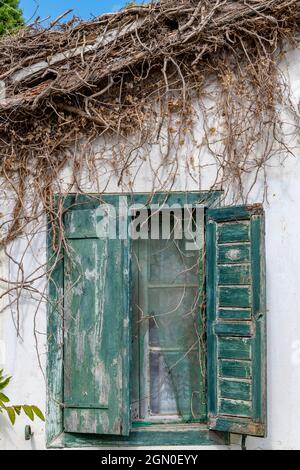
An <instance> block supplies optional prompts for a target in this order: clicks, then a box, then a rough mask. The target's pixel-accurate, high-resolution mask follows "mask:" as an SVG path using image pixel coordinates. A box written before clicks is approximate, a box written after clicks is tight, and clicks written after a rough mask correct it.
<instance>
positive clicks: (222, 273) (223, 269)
mask: <svg viewBox="0 0 300 470" xmlns="http://www.w3.org/2000/svg"><path fill="white" fill-rule="evenodd" d="M218 271H219V285H222V286H226V285H229V286H233V285H237V286H238V285H249V284H251V272H250V265H249V264H243V265H234V264H231V265H225V266H224V265H222V266H219V268H218Z"/></svg>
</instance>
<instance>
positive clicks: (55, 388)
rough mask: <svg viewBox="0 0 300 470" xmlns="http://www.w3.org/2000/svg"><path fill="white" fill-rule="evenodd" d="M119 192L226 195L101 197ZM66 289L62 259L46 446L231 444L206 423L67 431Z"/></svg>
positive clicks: (212, 198)
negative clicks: (118, 431) (115, 432)
mask: <svg viewBox="0 0 300 470" xmlns="http://www.w3.org/2000/svg"><path fill="white" fill-rule="evenodd" d="M93 196H94V197H95V198H96V197H99V196H98V195H93V194H88V195H80V196H76V195H72V194H71V195H68V196H64V195H57V196H56V198H57V201H58V200H61V199H63V201H64V202H63V203H64V207H65V208H66V209H67V208H68V207H71V206H72V205H73V204H74V202H75V201H76V203H85V201H86V198H87V197H90V198H91V201H92V198H93ZM120 196H127V197H129V198H130V202H132V203H133V204H144V205H147V204H149V203H152V204H160V205H161V204H163V203H168V204H169V205H173V204H178V203H179V204H182V206H183V205H184V204H193V205H196V204H201V205H204V206H205V207H207V208H209V207H215V206H217V205H218V201H219V200H220V198H221V196H222V192H221V191H213V192H208V191H191V192H171V193H168V194H166V193H157V194H155V195H153V194H152V195H151V194H148V193H143V194H139V193H135V194H115V193H114V194H105V195H104V196H101V199H102V200H103V201H105V202H108V203H111V202H113V201H115V200H116V198H118V197H120ZM52 242H53V239H52V231H51V227H50V226H49V230H48V240H47V246H48V260H49V264H50V267H51V261H50V260H51V259H53V251H52ZM61 289H63V260H61V261H60V262H59V263H57V265H56V267H55V269H54V271H53V272H52V275H51V282H49V302H48V315H47V318H48V321H47V336H48V354H47V423H46V443H47V447H48V448H74V447H137V446H141V447H143V446H177V445H178V446H179V445H180V446H184V445H186V446H210V445H227V444H229V434H228V433H223V432H221V433H220V432H215V431H210V430H209V428H208V424H206V423H204V424H203V423H202V424H197V423H192V424H175V425H172V424H155V423H136V424H133V428H132V431H131V433H130V436H129V437H119V436H116V437H114V436H102V435H101V436H98V435H83V434H72V433H66V432H64V428H63V407H62V403H63V349H62V346H61V345H62V342H63V338H62V333H61V332H62V331H63V315H58V314H57V310H58V308H61V307H59V306H58V305H57V302H58V301H59V299H60V297H61Z"/></svg>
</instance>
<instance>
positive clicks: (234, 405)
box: [219, 399, 252, 417]
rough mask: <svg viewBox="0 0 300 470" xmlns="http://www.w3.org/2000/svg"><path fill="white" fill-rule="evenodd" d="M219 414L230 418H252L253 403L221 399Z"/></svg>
mask: <svg viewBox="0 0 300 470" xmlns="http://www.w3.org/2000/svg"><path fill="white" fill-rule="evenodd" d="M219 413H220V414H221V415H222V414H223V415H229V416H245V417H251V414H252V404H251V402H246V401H238V400H229V399H221V400H220V402H219Z"/></svg>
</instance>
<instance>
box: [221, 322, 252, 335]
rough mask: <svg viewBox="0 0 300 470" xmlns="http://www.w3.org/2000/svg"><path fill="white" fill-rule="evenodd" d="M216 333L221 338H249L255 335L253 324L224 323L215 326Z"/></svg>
mask: <svg viewBox="0 0 300 470" xmlns="http://www.w3.org/2000/svg"><path fill="white" fill-rule="evenodd" d="M215 333H216V335H219V336H239V337H244V336H249V337H251V336H252V335H253V334H254V331H253V324H252V322H242V323H237V322H224V323H216V324H215Z"/></svg>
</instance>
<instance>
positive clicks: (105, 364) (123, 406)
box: [64, 232, 130, 435]
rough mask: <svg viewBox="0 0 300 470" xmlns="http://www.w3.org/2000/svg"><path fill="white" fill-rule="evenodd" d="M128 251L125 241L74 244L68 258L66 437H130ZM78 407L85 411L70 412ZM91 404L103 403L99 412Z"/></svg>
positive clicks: (97, 241)
mask: <svg viewBox="0 0 300 470" xmlns="http://www.w3.org/2000/svg"><path fill="white" fill-rule="evenodd" d="M74 233H76V232H74ZM126 252H127V249H125V248H124V245H123V243H122V242H121V241H120V240H109V239H105V240H104V239H103V240H102V239H70V240H69V254H70V256H68V257H66V259H65V348H64V351H65V354H64V403H65V404H66V406H67V407H66V408H65V410H64V428H65V431H67V432H80V433H82V434H93V433H94V434H116V435H119V434H120V435H121V434H123V435H127V434H128V433H129V364H128V362H129V344H130V341H129V333H128V330H129V277H128V276H129V265H128V262H129V260H128V256H127V253H126ZM116 272H118V275H116ZM125 351H126V354H125ZM83 365H85V366H83ZM125 393H126V395H125ZM74 403H79V404H80V406H79V407H78V408H74V407H72V408H70V407H69V405H72V404H74ZM90 403H94V404H95V403H99V409H94V408H93V409H88V405H89V404H90ZM83 406H85V409H83ZM104 408H106V409H104Z"/></svg>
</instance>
